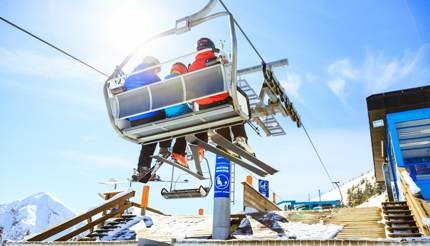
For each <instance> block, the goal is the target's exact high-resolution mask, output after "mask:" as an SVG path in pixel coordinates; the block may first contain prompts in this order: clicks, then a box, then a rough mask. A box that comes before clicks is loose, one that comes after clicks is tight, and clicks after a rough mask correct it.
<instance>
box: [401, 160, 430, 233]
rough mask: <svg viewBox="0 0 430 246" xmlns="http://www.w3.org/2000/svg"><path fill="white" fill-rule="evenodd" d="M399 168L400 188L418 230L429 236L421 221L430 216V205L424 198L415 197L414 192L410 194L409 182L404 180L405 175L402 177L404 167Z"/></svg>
mask: <svg viewBox="0 0 430 246" xmlns="http://www.w3.org/2000/svg"><path fill="white" fill-rule="evenodd" d="M399 169H400V170H399V173H400V183H401V190H402V192H403V195H404V197H405V199H406V203H407V205H408V207H409V209H411V211H412V215H413V216H414V219H415V222H416V225H417V226H418V229H419V232H420V233H421V234H422V235H424V236H430V229H429V227H428V226H427V225H426V224H424V223H423V219H424V218H430V205H429V203H428V202H427V201H426V200H424V199H422V198H419V197H415V196H414V194H412V192H411V189H410V187H409V184H408V183H407V182H406V180H405V177H403V175H404V174H403V173H404V172H402V171H403V170H404V169H402V168H399Z"/></svg>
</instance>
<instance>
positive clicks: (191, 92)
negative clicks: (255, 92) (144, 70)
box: [108, 64, 249, 143]
mask: <svg viewBox="0 0 430 246" xmlns="http://www.w3.org/2000/svg"><path fill="white" fill-rule="evenodd" d="M231 70H232V65H231V64H217V65H214V66H210V67H207V68H204V69H201V70H197V71H194V72H191V73H187V74H184V75H182V76H178V77H174V78H170V79H166V80H162V81H160V82H157V83H154V84H150V85H147V86H143V87H139V88H136V89H133V90H129V91H124V92H121V93H117V94H114V93H111V92H110V91H109V97H108V100H109V104H108V105H109V108H110V110H109V111H110V112H112V117H113V119H114V121H113V122H114V125H115V127H116V128H117V129H118V130H119V132H120V133H121V134H122V135H123V136H125V137H127V138H128V139H132V140H133V141H134V142H137V143H151V142H158V141H162V140H165V139H169V138H174V137H179V136H184V135H188V134H193V133H198V132H202V131H207V130H209V129H217V128H220V127H226V126H231V125H235V124H243V123H244V122H245V121H247V120H248V119H249V108H248V101H247V98H246V96H244V95H243V94H241V93H238V92H237V89H236V87H235V86H234V87H233V85H232V84H231V81H232V78H231V73H232V71H231ZM234 81H235V80H234ZM225 92H227V93H228V94H229V95H230V96H231V97H232V98H233V100H232V102H233V103H232V104H224V105H220V106H218V107H214V108H211V109H205V110H196V111H194V112H191V113H188V114H184V115H180V116H178V117H174V118H167V119H163V120H160V121H156V122H151V123H148V124H142V125H138V126H133V127H132V126H130V122H129V121H128V118H130V117H133V116H137V115H141V114H145V113H148V112H153V111H158V110H161V109H164V108H167V107H171V106H175V105H178V104H183V103H190V102H193V101H196V100H198V99H201V98H206V97H209V96H213V95H217V94H221V93H225Z"/></svg>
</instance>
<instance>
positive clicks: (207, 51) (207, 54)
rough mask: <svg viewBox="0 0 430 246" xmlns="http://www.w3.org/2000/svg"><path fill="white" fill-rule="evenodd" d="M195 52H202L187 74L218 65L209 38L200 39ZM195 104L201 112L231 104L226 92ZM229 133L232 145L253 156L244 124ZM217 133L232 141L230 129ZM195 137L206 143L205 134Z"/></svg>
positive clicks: (223, 60) (220, 130) (214, 49)
mask: <svg viewBox="0 0 430 246" xmlns="http://www.w3.org/2000/svg"><path fill="white" fill-rule="evenodd" d="M197 51H202V52H199V53H198V54H197V55H196V57H195V60H194V62H193V63H192V64H191V65H190V66H189V67H188V71H189V72H192V71H196V70H199V69H202V68H205V67H208V66H211V65H215V64H217V63H218V57H217V55H216V54H217V53H219V49H217V48H216V47H215V44H214V43H213V41H212V40H210V39H209V38H200V39H199V40H198V41H197ZM222 62H223V63H227V62H228V61H227V60H226V59H224V58H222ZM238 92H239V93H242V92H241V91H240V90H238ZM242 94H243V93H242ZM245 96H246V95H245ZM196 102H197V103H198V105H199V110H202V109H209V108H213V107H217V106H219V105H222V104H232V98H231V97H230V96H229V94H228V92H223V93H221V94H218V95H214V96H210V97H206V98H203V99H200V100H197V101H196ZM231 132H233V136H234V140H233V143H234V144H236V145H237V146H238V147H240V148H242V149H243V150H245V151H246V152H248V153H249V154H252V155H254V156H255V152H254V151H253V150H252V149H251V147H250V146H249V145H248V137H247V135H246V131H245V126H244V124H240V125H234V126H231ZM217 133H219V134H220V135H221V136H223V137H224V138H225V139H227V140H229V141H230V142H231V141H232V139H231V134H230V127H224V128H221V129H218V130H217ZM196 137H197V138H199V139H201V140H203V141H205V142H208V134H207V132H203V133H199V134H196ZM218 147H220V146H218ZM227 152H229V153H230V154H232V155H236V154H235V153H233V152H231V151H229V150H227ZM203 154H204V151H203V149H200V156H201V158H202V156H203Z"/></svg>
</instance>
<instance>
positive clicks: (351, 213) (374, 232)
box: [325, 208, 386, 239]
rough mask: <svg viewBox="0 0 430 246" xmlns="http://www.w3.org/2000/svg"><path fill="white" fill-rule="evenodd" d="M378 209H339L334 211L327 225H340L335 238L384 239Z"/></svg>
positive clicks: (383, 230)
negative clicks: (340, 228) (340, 227)
mask: <svg viewBox="0 0 430 246" xmlns="http://www.w3.org/2000/svg"><path fill="white" fill-rule="evenodd" d="M381 220H382V216H381V209H380V208H339V209H334V210H333V214H332V215H331V216H330V218H329V219H328V220H327V221H325V223H327V224H337V225H342V226H343V229H342V230H341V231H340V232H339V233H338V234H337V235H336V238H341V239H348V238H385V237H386V235H385V227H384V225H383V224H380V223H379V221H381Z"/></svg>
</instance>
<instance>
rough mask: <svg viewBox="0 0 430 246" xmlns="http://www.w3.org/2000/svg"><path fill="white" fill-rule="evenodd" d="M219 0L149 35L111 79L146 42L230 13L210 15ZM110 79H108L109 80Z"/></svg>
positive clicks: (180, 31)
mask: <svg viewBox="0 0 430 246" xmlns="http://www.w3.org/2000/svg"><path fill="white" fill-rule="evenodd" d="M217 2H218V0H210V1H209V3H207V4H206V5H205V6H204V7H203V8H202V9H201V10H199V11H197V12H196V13H194V14H192V15H188V16H186V17H183V18H180V19H178V20H176V25H175V27H174V28H171V29H169V30H166V31H164V32H161V33H158V34H156V35H154V36H152V37H149V38H148V39H146V40H145V41H143V42H142V43H140V44H139V45H137V46H136V47H135V48H134V49H133V50H132V51H131V52H130V53H129V54H128V55H127V57H126V58H125V59H124V60H123V61H122V62H121V63H120V65H118V66H117V67H116V69H115V71H114V72H113V73H112V75H111V76H110V77H109V79H112V78H115V77H116V76H117V74H118V73H119V72H120V71H121V69H122V68H123V67H124V66H125V64H127V62H128V61H129V60H130V59H131V58H132V57H133V56H134V55H135V54H136V53H137V52H138V51H139V50H140V49H141V47H142V46H144V45H145V44H147V43H149V42H151V41H153V40H155V39H159V38H162V37H165V36H169V35H173V34H181V33H184V32H188V31H190V30H191V28H193V27H195V26H197V25H199V24H202V23H204V22H206V21H210V20H212V19H215V18H217V17H221V16H226V15H228V12H218V13H215V14H212V15H208V14H209V12H210V11H211V10H212V9H213V8H214V7H215V5H216V3H217ZM109 79H108V80H109Z"/></svg>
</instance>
